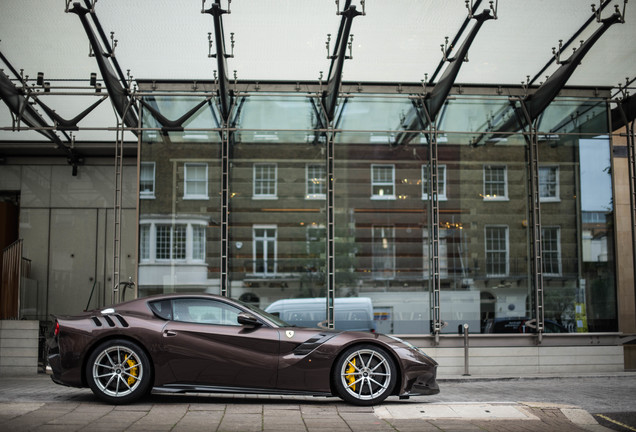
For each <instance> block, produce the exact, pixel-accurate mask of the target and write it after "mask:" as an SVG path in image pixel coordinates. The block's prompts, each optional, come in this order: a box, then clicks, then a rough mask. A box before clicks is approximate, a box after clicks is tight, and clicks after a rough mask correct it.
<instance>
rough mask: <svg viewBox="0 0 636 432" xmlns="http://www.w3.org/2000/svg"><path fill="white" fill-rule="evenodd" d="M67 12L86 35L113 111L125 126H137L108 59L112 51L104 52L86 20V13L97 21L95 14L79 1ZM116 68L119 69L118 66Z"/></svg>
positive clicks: (128, 97) (128, 96) (127, 96)
mask: <svg viewBox="0 0 636 432" xmlns="http://www.w3.org/2000/svg"><path fill="white" fill-rule="evenodd" d="M69 12H71V13H74V14H76V15H77V16H78V17H79V19H80V21H81V23H82V26H83V27H84V30H85V31H86V36H87V37H88V41H89V43H90V45H91V48H92V50H93V52H94V53H95V60H96V61H97V66H98V67H99V71H100V72H101V74H102V78H103V80H104V84H105V86H106V90H107V91H108V94H109V96H110V101H111V103H112V104H113V107H114V108H115V111H116V112H117V114H119V116H120V118H121V119H122V121H123V123H124V125H125V126H127V127H129V128H137V127H138V122H137V115H136V113H135V110H134V108H133V109H127V107H129V106H130V105H131V101H130V95H129V90H128V89H127V88H126V87H124V86H123V85H122V83H121V81H120V78H119V77H118V76H117V74H116V72H115V71H114V70H113V64H111V61H112V60H111V61H109V59H112V53H110V54H109V53H107V52H104V49H103V48H102V45H101V44H100V43H99V40H98V38H97V35H95V32H94V31H93V28H92V27H91V25H90V22H89V21H88V15H92V17H93V21H94V22H96V23H97V22H98V21H97V16H96V15H95V14H94V12H91V11H90V10H89V9H87V8H85V7H83V6H82V5H81V4H80V3H79V2H76V3H73V7H72V8H71V9H69ZM116 68H117V69H119V67H118V66H117V67H116Z"/></svg>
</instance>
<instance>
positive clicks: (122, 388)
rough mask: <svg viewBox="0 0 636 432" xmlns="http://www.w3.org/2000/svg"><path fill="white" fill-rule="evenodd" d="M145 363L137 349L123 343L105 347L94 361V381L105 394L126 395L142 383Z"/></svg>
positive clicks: (117, 396) (113, 395)
mask: <svg viewBox="0 0 636 432" xmlns="http://www.w3.org/2000/svg"><path fill="white" fill-rule="evenodd" d="M143 374H144V365H143V363H142V361H141V360H140V358H139V356H138V355H137V353H136V352H135V351H133V350H132V349H130V348H129V347H126V346H123V345H114V346H109V347H108V348H106V349H104V350H103V351H102V352H101V353H100V354H99V355H98V356H97V358H96V359H95V362H94V363H93V381H94V382H95V384H96V385H97V387H98V388H99V390H101V391H102V392H103V393H104V394H106V395H108V396H112V397H116V398H119V397H124V396H127V395H129V394H131V393H132V392H134V391H135V389H136V388H137V387H138V386H139V385H140V384H141V382H142V378H143Z"/></svg>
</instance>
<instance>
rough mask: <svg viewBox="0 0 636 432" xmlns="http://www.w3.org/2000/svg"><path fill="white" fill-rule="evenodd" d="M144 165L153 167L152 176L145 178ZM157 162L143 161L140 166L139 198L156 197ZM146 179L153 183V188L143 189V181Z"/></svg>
mask: <svg viewBox="0 0 636 432" xmlns="http://www.w3.org/2000/svg"><path fill="white" fill-rule="evenodd" d="M144 167H146V168H148V167H152V178H151V179H144V178H143V177H144ZM155 172H156V164H155V162H141V164H140V166H139V198H140V199H155V188H156V176H155ZM142 181H146V182H148V183H149V184H152V190H141V182H142Z"/></svg>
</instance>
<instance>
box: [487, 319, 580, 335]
mask: <svg viewBox="0 0 636 432" xmlns="http://www.w3.org/2000/svg"><path fill="white" fill-rule="evenodd" d="M535 328H536V324H535V320H534V319H531V318H528V317H505V318H491V319H489V320H487V321H486V325H485V326H484V333H534V332H535ZM543 332H544V333H568V329H567V328H566V327H565V326H563V325H561V324H559V323H558V322H556V321H553V320H549V319H547V320H544V325H543Z"/></svg>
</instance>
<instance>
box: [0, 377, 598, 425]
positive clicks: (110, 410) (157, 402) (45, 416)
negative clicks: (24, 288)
mask: <svg viewBox="0 0 636 432" xmlns="http://www.w3.org/2000/svg"><path fill="white" fill-rule="evenodd" d="M493 383H495V384H493V385H496V382H493ZM442 391H444V390H443V389H442ZM0 430H3V431H5V430H6V431H17V432H21V431H65V432H73V431H95V432H99V431H113V432H115V431H131V432H134V431H174V432H180V431H197V432H203V431H227V432H232V431H250V432H251V431H260V432H265V431H272V432H274V431H275V432H281V431H294V432H295V431H306V432H322V431H324V432H327V431H328V432H339V431H346V432H357V431H359V432H381V431H382V432H383V431H387V432H396V431H397V432H410V431H413V432H415V431H417V432H422V431H424V432H425V431H482V432H483V431H491V432H495V431H500V432H503V431H599V432H600V431H609V429H606V428H604V427H603V426H600V425H599V424H598V423H597V422H596V420H595V419H594V418H593V417H592V416H591V415H590V414H589V413H588V412H587V411H586V410H584V409H581V408H579V407H577V406H572V405H567V404H554V403H541V402H478V401H476V402H446V401H442V402H440V401H439V399H436V398H435V397H414V398H411V399H409V400H405V401H404V400H403V401H400V400H398V399H397V398H389V399H388V400H387V401H385V403H383V404H382V405H380V406H377V407H356V406H352V405H348V404H345V403H343V402H342V401H340V400H339V399H337V398H311V397H293V396H292V397H280V396H245V395H234V396H232V395H229V396H228V395H200V394H194V395H166V394H153V395H152V396H150V397H149V398H147V399H145V400H144V401H142V402H140V403H137V404H133V405H125V406H112V405H106V404H103V403H100V402H98V401H96V399H95V398H94V397H93V395H92V393H91V392H90V390H87V389H73V388H67V387H62V386H59V385H55V384H53V383H52V382H51V381H50V378H49V377H48V376H44V375H38V376H31V377H18V378H7V377H0Z"/></svg>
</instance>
